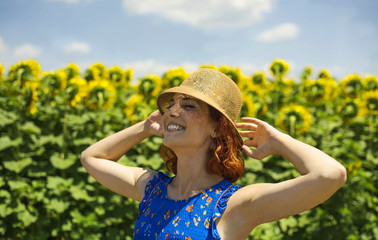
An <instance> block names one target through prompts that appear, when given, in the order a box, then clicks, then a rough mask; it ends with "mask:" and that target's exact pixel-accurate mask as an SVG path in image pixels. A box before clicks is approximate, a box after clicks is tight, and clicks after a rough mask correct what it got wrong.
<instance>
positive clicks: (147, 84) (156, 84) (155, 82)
mask: <svg viewBox="0 0 378 240" xmlns="http://www.w3.org/2000/svg"><path fill="white" fill-rule="evenodd" d="M161 89H162V80H161V78H160V77H159V76H157V75H153V74H149V75H147V76H146V77H144V78H141V79H140V80H139V86H138V90H139V92H140V94H142V95H143V96H144V97H157V96H158V95H159V93H160V92H161Z"/></svg>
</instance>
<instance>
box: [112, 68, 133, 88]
mask: <svg viewBox="0 0 378 240" xmlns="http://www.w3.org/2000/svg"><path fill="white" fill-rule="evenodd" d="M109 79H110V81H111V82H112V83H113V84H114V86H116V87H117V88H118V87H127V86H128V85H129V83H128V82H127V80H126V72H125V71H124V70H123V69H122V68H120V67H118V66H114V67H111V68H109Z"/></svg>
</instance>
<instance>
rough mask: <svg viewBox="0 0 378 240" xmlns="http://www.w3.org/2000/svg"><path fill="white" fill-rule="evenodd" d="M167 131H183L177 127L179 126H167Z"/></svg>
mask: <svg viewBox="0 0 378 240" xmlns="http://www.w3.org/2000/svg"><path fill="white" fill-rule="evenodd" d="M167 129H168V130H169V131H177V130H182V129H184V128H183V127H181V126H179V125H175V124H169V125H168V127H167Z"/></svg>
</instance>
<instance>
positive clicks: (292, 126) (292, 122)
mask: <svg viewBox="0 0 378 240" xmlns="http://www.w3.org/2000/svg"><path fill="white" fill-rule="evenodd" d="M289 120H290V135H291V136H292V137H295V123H296V121H297V117H296V116H294V115H290V117H289Z"/></svg>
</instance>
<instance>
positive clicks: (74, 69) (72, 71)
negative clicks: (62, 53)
mask: <svg viewBox="0 0 378 240" xmlns="http://www.w3.org/2000/svg"><path fill="white" fill-rule="evenodd" d="M64 71H65V72H66V74H67V81H68V80H70V79H72V78H75V77H79V76H80V69H79V67H78V66H77V65H76V64H75V63H70V64H68V65H67V67H66V68H65V69H64Z"/></svg>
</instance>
